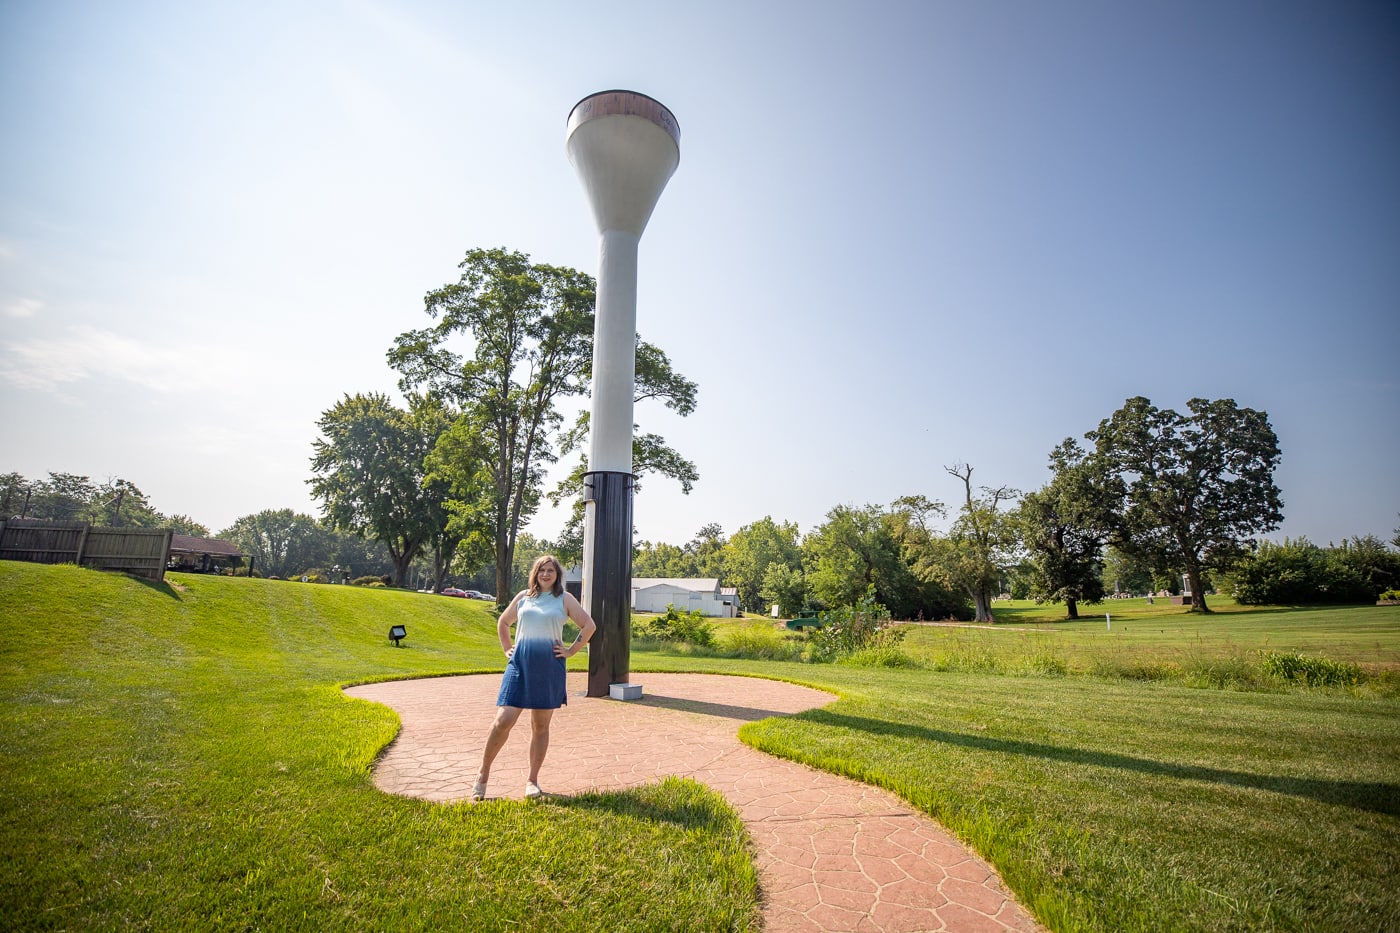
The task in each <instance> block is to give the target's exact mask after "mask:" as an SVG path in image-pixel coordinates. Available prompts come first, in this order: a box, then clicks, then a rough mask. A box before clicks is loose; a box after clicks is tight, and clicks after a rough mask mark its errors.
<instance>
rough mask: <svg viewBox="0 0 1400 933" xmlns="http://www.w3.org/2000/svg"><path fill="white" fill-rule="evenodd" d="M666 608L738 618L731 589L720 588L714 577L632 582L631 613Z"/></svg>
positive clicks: (735, 599)
mask: <svg viewBox="0 0 1400 933" xmlns="http://www.w3.org/2000/svg"><path fill="white" fill-rule="evenodd" d="M667 606H675V607H676V608H677V609H679V610H681V611H683V612H689V611H696V612H699V613H700V614H701V615H704V616H712V617H718V618H721V619H733V618H737V617H738V615H739V594H738V591H737V590H736V589H735V588H734V587H732V586H724V587H722V586H720V585H719V580H718V578H715V577H689V578H679V579H675V578H672V579H667V578H663V577H633V578H632V610H633V611H634V612H665V611H666V607H667Z"/></svg>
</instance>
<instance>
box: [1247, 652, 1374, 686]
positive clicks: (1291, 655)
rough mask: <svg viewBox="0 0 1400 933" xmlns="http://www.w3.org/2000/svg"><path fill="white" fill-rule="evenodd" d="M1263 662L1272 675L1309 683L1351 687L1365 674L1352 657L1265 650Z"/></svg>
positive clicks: (1291, 680)
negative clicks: (1324, 656) (1338, 659)
mask: <svg viewBox="0 0 1400 933" xmlns="http://www.w3.org/2000/svg"><path fill="white" fill-rule="evenodd" d="M1261 666H1262V667H1263V669H1264V672H1265V673H1266V674H1269V675H1270V676H1272V677H1275V678H1277V679H1279V680H1283V681H1288V682H1289V683H1296V684H1303V685H1305V686H1309V687H1350V686H1354V685H1356V684H1359V683H1361V681H1362V679H1363V676H1364V675H1363V674H1362V673H1361V668H1360V667H1359V666H1358V665H1356V664H1352V663H1351V662H1349V661H1333V660H1332V659H1331V658H1321V657H1318V658H1314V657H1309V656H1308V655H1305V654H1298V653H1296V652H1284V651H1266V652H1264V656H1263V660H1262V661H1261Z"/></svg>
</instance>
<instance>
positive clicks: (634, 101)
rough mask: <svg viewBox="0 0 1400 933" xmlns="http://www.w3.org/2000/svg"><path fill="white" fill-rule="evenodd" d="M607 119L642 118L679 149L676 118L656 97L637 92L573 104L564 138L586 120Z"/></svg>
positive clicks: (595, 96) (598, 96)
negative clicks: (666, 135)
mask: <svg viewBox="0 0 1400 933" xmlns="http://www.w3.org/2000/svg"><path fill="white" fill-rule="evenodd" d="M607 116H628V117H641V118H642V119H644V120H649V121H651V122H652V123H655V124H656V125H657V126H659V127H661V128H662V129H663V130H665V131H666V132H667V133H669V134H670V136H671V139H672V140H674V141H675V143H676V148H677V149H679V148H680V145H681V125H680V123H678V122H677V121H676V115H675V114H673V113H672V112H671V111H670V110H669V109H668V108H667V107H666V105H665V104H663V103H662V102H661V101H659V100H657V99H656V98H655V97H648V96H647V95H646V94H642V93H639V92H637V91H623V90H611V91H595V92H594V93H592V94H589V95H588V96H587V97H585V98H583V100H581V101H579V102H578V103H576V104H574V107H573V109H572V110H570V111H569V123H568V129H567V130H566V131H565V133H564V136H565V138H568V137H569V136H572V135H573V132H574V130H575V129H577V128H578V127H580V126H582V125H583V124H585V123H587V122H588V121H589V120H593V119H595V118H597V117H607Z"/></svg>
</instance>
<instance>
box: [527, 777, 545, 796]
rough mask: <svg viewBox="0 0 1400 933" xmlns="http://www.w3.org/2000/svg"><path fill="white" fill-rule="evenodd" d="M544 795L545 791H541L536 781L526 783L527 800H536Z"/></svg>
mask: <svg viewBox="0 0 1400 933" xmlns="http://www.w3.org/2000/svg"><path fill="white" fill-rule="evenodd" d="M542 794H544V791H542V790H540V785H538V784H536V783H535V782H534V781H526V782H525V799H526V800H534V799H535V798H536V797H539V796H541V795H542Z"/></svg>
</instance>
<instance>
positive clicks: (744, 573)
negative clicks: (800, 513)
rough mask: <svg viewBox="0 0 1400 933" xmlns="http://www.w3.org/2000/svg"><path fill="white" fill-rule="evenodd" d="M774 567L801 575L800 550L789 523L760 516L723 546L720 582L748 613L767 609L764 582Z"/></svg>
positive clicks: (794, 525)
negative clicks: (736, 594) (736, 595)
mask: <svg viewBox="0 0 1400 933" xmlns="http://www.w3.org/2000/svg"><path fill="white" fill-rule="evenodd" d="M778 564H781V565H783V566H785V567H787V568H788V569H789V571H790V572H791V571H796V572H798V573H800V572H801V569H802V548H801V546H800V544H799V542H798V531H797V525H796V524H795V523H793V522H783V523H781V524H780V523H778V522H775V521H773V517H772V516H771V515H768V516H764V517H763V518H761V519H759V520H758V521H756V522H752V523H750V524H748V525H745V526H744V527H742V528H740V529H739V530H738V531H736V532H734V534H733V535H732V536H731V537H730V539H729V541H728V542H727V543H726V544H725V545H724V557H723V567H724V581H725V583H726V584H728V585H730V586H733V587H735V588H737V589H738V591H739V601H740V604H741V605H742V606H743V608H744V609H745V610H746V611H748V612H763V611H764V610H765V609H766V608H767V605H766V603H767V602H768V600H767V598H766V597H764V595H763V590H764V582H765V580H766V579H767V578H768V571H769V568H771V567H773V566H775V565H778ZM787 585H790V579H787Z"/></svg>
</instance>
